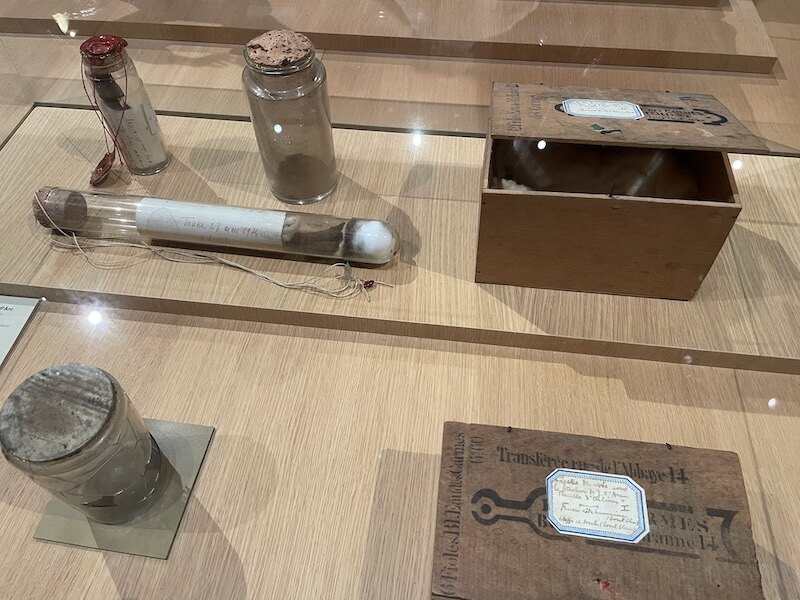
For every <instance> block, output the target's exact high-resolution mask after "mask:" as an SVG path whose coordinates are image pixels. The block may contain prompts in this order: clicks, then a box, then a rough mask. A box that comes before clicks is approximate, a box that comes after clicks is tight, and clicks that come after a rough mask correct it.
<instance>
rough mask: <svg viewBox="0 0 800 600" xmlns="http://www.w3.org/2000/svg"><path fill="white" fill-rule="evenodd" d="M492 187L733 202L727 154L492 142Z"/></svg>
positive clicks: (528, 142)
mask: <svg viewBox="0 0 800 600" xmlns="http://www.w3.org/2000/svg"><path fill="white" fill-rule="evenodd" d="M489 160H490V162H489V181H488V184H489V187H490V188H492V189H517V190H522V191H542V192H566V193H586V194H603V195H613V196H638V197H644V198H665V199H680V200H703V201H712V202H733V200H734V198H733V190H732V187H731V181H730V178H729V174H728V169H727V168H726V165H725V161H726V160H727V158H726V156H725V154H723V153H722V152H713V151H702V150H677V149H669V148H666V149H662V148H631V147H623V146H610V145H591V144H574V143H566V142H546V141H544V140H542V141H536V140H526V139H494V140H493V141H492V152H491V156H490V159H489Z"/></svg>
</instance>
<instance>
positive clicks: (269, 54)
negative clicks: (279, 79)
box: [244, 29, 316, 75]
mask: <svg viewBox="0 0 800 600" xmlns="http://www.w3.org/2000/svg"><path fill="white" fill-rule="evenodd" d="M315 54H316V51H315V49H314V44H313V43H312V42H311V40H310V39H308V37H306V36H305V35H303V34H302V33H297V32H295V31H289V30H288V29H273V30H272V31H267V32H266V33H262V34H261V35H260V36H258V37H256V38H253V39H252V40H250V41H249V42H247V46H246V47H245V49H244V58H245V61H246V62H247V65H248V66H249V67H250V68H252V69H255V70H256V71H260V72H262V73H268V74H273V75H287V74H289V73H296V72H297V71H302V70H303V69H305V68H306V67H308V66H309V65H310V64H311V63H312V62H314V56H315Z"/></svg>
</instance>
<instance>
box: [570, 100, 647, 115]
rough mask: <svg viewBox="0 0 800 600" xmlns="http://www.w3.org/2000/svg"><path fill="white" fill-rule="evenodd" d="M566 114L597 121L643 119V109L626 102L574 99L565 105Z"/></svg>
mask: <svg viewBox="0 0 800 600" xmlns="http://www.w3.org/2000/svg"><path fill="white" fill-rule="evenodd" d="M563 106H564V112H565V113H567V114H568V115H572V116H573V117H593V118H597V119H641V118H642V117H643V116H644V113H643V112H642V108H641V107H640V106H639V105H638V104H634V103H633V102H627V101H625V100H591V99H587V98H572V99H570V100H565V101H564V103H563Z"/></svg>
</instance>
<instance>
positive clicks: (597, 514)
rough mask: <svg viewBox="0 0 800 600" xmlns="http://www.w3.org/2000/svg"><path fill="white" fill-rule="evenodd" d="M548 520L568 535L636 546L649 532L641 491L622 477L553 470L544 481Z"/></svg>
mask: <svg viewBox="0 0 800 600" xmlns="http://www.w3.org/2000/svg"><path fill="white" fill-rule="evenodd" d="M547 520H548V521H550V524H551V525H552V526H553V527H554V528H555V529H556V530H557V531H558V532H559V533H564V534H567V535H578V536H581V537H587V538H594V539H598V540H608V541H614V542H628V543H633V544H635V543H637V542H639V541H641V540H642V539H643V538H644V537H645V536H646V535H647V534H648V533H649V532H650V523H649V520H648V517H647V501H646V498H645V493H644V490H643V489H642V488H641V486H640V485H639V484H637V483H636V482H635V481H634V480H633V479H631V478H630V477H627V476H625V475H608V474H606V473H596V472H594V471H579V470H576V469H556V470H555V471H553V472H552V473H550V475H548V477H547Z"/></svg>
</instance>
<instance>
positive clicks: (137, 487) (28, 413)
mask: <svg viewBox="0 0 800 600" xmlns="http://www.w3.org/2000/svg"><path fill="white" fill-rule="evenodd" d="M0 445H2V450H3V454H4V455H5V457H6V458H7V459H8V461H9V462H10V463H11V464H12V465H14V466H15V467H16V468H17V469H19V470H20V471H22V472H23V473H25V474H26V475H28V476H29V477H30V478H31V479H33V481H35V482H36V483H38V484H39V485H40V486H42V487H43V488H45V489H47V490H49V491H50V492H52V493H53V494H55V495H56V496H58V497H59V498H61V499H62V500H63V501H64V502H66V503H67V504H69V505H70V506H73V507H75V508H77V509H78V510H80V511H81V512H83V513H84V514H85V515H86V516H87V517H89V518H90V519H92V520H94V521H98V522H100V523H111V524H118V523H124V522H126V521H128V520H130V519H131V518H133V517H134V516H135V515H137V514H139V513H141V512H143V511H144V510H146V509H147V508H149V507H150V506H151V505H152V504H153V502H154V501H155V500H156V499H157V498H158V496H159V495H160V491H161V487H163V486H162V485H161V484H162V483H163V479H164V478H163V477H162V476H161V473H162V469H164V468H166V467H167V465H168V463H167V461H166V459H165V458H164V459H163V460H162V456H161V451H160V450H159V448H158V444H156V442H155V440H154V439H153V438H152V436H151V435H150V433H149V432H148V431H147V428H146V427H145V425H144V423H143V422H142V419H141V417H140V416H139V414H138V413H137V412H136V409H135V408H134V407H133V405H131V403H130V401H129V400H128V396H127V395H126V394H125V392H124V391H123V390H122V388H121V387H120V385H119V383H118V382H117V380H116V379H114V378H113V377H112V376H111V375H109V374H108V373H106V372H105V371H103V370H102V369H98V368H97V367H93V366H90V365H83V364H76V363H71V364H66V365H59V366H54V367H50V368H48V369H44V370H43V371H39V372H38V373H36V374H34V375H31V376H30V377H29V378H28V379H26V380H25V381H24V382H23V383H22V384H21V385H20V386H19V387H18V388H17V389H16V390H14V392H13V393H12V394H11V396H9V398H8V400H6V402H5V404H4V405H3V408H2V410H0Z"/></svg>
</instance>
